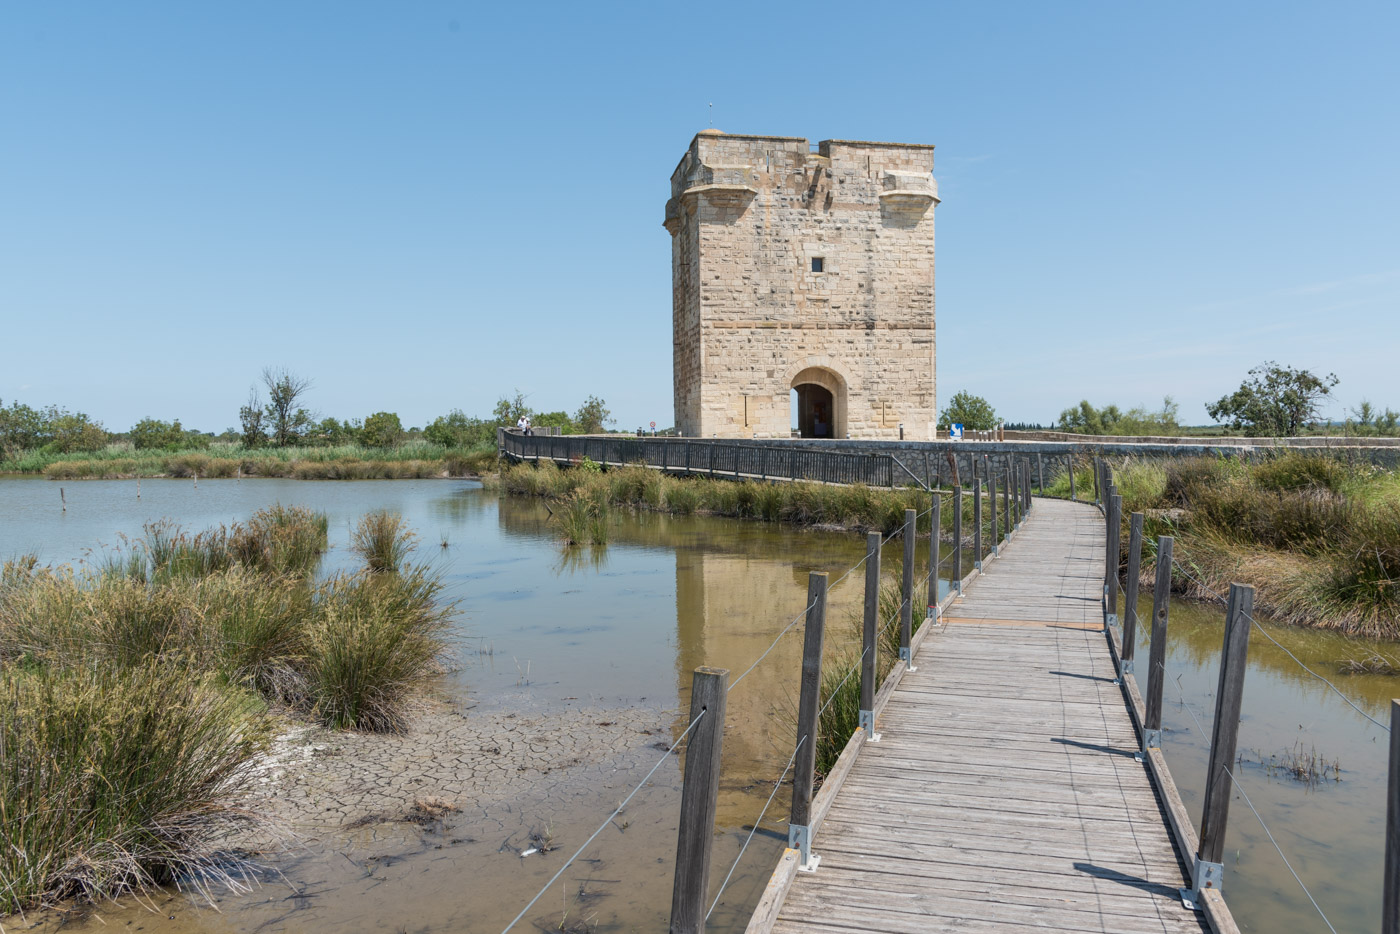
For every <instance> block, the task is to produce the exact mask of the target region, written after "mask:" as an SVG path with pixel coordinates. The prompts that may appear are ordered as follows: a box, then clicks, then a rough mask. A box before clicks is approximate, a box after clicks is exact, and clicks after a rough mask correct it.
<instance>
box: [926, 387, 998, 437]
mask: <svg viewBox="0 0 1400 934" xmlns="http://www.w3.org/2000/svg"><path fill="white" fill-rule="evenodd" d="M952 425H962V426H963V427H964V428H967V429H969V430H972V431H990V430H991V429H993V428H995V427H996V426H997V413H996V410H995V409H993V408H992V406H991V403H989V402H988V401H987V400H986V399H983V398H982V397H981V396H974V395H973V394H972V393H970V392H959V393H956V394H954V396H953V398H952V399H951V400H949V402H948V407H947V408H946V409H944V410H943V414H942V415H939V416H938V427H939V428H948V427H950V426H952Z"/></svg>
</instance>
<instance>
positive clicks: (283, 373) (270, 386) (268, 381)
mask: <svg viewBox="0 0 1400 934" xmlns="http://www.w3.org/2000/svg"><path fill="white" fill-rule="evenodd" d="M262 382H263V386H265V387H266V388H267V396H268V401H267V410H266V412H267V420H268V423H269V424H268V431H269V433H270V434H271V435H272V441H273V443H275V444H276V445H277V446H278V447H280V448H284V447H286V446H287V445H289V444H291V443H292V442H293V441H295V440H297V439H298V438H300V437H301V435H303V434H304V433H305V432H306V431H307V430H308V429H310V428H311V426H312V425H314V424H315V423H316V419H315V417H314V416H313V415H312V414H311V413H310V412H308V411H307V410H306V409H305V408H303V407H301V406H299V405H298V404H297V403H298V402H300V401H301V398H302V397H303V396H304V395H306V393H307V391H308V390H309V389H310V388H311V380H309V379H304V378H302V377H300V376H297V375H296V374H294V373H292V371H291V370H288V369H287V368H286V367H270V366H269V367H264V368H263V371H262Z"/></svg>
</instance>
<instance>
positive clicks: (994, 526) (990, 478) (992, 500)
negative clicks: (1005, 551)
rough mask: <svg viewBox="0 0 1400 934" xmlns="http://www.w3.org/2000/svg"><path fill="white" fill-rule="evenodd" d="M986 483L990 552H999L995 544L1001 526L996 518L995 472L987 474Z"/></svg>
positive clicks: (998, 539)
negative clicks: (988, 491) (990, 534)
mask: <svg viewBox="0 0 1400 934" xmlns="http://www.w3.org/2000/svg"><path fill="white" fill-rule="evenodd" d="M987 484H988V486H990V487H991V491H992V493H991V495H990V496H989V497H987V502H988V503H989V504H990V506H991V516H990V519H991V522H989V523H988V525H989V527H990V528H989V531H991V533H992V554H994V555H995V554H1000V553H1001V549H1000V548H998V547H997V546H998V545H999V544H1000V542H1001V537H1000V536H999V535H998V534H997V533H998V532H999V531H1000V530H1001V528H1000V525H999V524H998V520H997V477H996V474H988V475H987Z"/></svg>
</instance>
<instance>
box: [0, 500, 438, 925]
mask: <svg viewBox="0 0 1400 934" xmlns="http://www.w3.org/2000/svg"><path fill="white" fill-rule="evenodd" d="M368 520H369V521H371V522H373V523H378V525H379V526H381V527H382V529H383V530H384V531H383V532H382V534H381V535H380V537H381V538H382V539H384V540H385V541H386V542H388V544H389V545H390V546H393V545H394V544H395V543H398V544H399V545H402V542H403V541H404V539H405V538H406V536H407V534H408V533H407V530H406V528H405V527H404V526H403V525H402V521H401V520H399V519H398V517H397V516H371V517H368ZM325 546H326V522H325V517H324V516H319V515H317V514H315V513H311V512H309V511H306V510H295V509H282V508H274V509H269V510H263V511H261V512H259V513H257V514H255V515H254V516H253V517H252V519H250V520H249V522H247V523H244V524H239V525H235V526H233V527H231V528H228V529H216V530H211V531H209V532H204V533H199V534H197V535H187V534H185V533H183V532H181V531H179V530H178V529H177V528H176V527H175V526H173V525H171V524H168V523H157V524H155V525H154V526H153V527H149V528H148V529H147V531H146V535H145V536H144V537H143V538H142V539H140V540H138V541H135V542H131V543H128V547H127V548H125V549H124V550H122V551H121V552H120V554H119V555H109V556H108V559H107V561H106V562H105V563H104V564H102V565H100V566H98V567H95V568H87V569H80V570H74V569H73V568H71V567H60V568H51V567H44V566H40V565H39V564H38V563H37V561H35V560H34V559H33V558H32V556H28V557H21V558H18V559H12V560H10V561H6V562H4V564H3V565H0V914H3V913H5V912H8V911H11V910H16V909H22V908H28V907H30V906H33V905H36V904H42V903H44V902H45V901H52V900H55V899H61V898H68V897H78V898H96V897H99V896H104V895H110V894H114V893H116V892H119V891H123V890H126V889H131V888H142V887H144V886H148V885H150V884H153V883H156V882H160V881H164V880H165V879H167V878H170V877H172V876H175V875H178V876H180V877H181V878H184V877H185V876H186V874H187V873H196V874H198V875H197V878H211V879H218V878H220V873H222V872H225V871H226V868H227V864H225V863H223V862H221V861H219V860H216V859H215V855H214V849H213V847H214V843H215V841H217V840H218V839H219V836H220V834H222V833H223V832H225V831H226V830H228V829H230V828H231V827H232V826H234V825H236V824H237V823H239V822H240V821H244V820H247V819H249V818H248V817H247V815H244V814H242V813H241V812H238V811H235V810H232V809H230V808H229V807H228V806H227V805H226V804H224V803H223V802H224V801H225V800H226V798H227V795H228V794H230V793H231V792H232V791H234V790H236V789H237V788H239V787H241V785H242V784H243V783H245V782H246V781H247V780H248V776H247V772H246V769H245V765H246V764H247V763H248V762H249V761H250V760H251V758H252V757H253V756H255V755H256V754H257V752H258V750H259V749H261V748H262V744H263V742H264V740H265V738H266V735H267V731H268V730H269V729H270V727H269V725H268V722H267V720H266V717H265V711H266V710H267V709H268V705H280V706H282V707H284V708H285V709H286V710H288V712H292V713H297V714H300V715H303V716H308V717H313V718H315V719H317V720H319V721H320V722H322V723H324V724H326V725H328V726H331V727H337V728H354V729H362V730H387V731H395V732H400V731H402V730H404V729H405V728H406V726H407V723H408V715H409V713H410V712H411V710H412V709H413V704H414V698H415V697H417V696H418V695H419V694H421V693H422V692H423V691H425V690H426V689H427V688H428V686H429V685H430V683H431V682H432V680H433V679H434V678H435V677H436V676H437V675H438V674H439V673H440V672H441V671H442V670H443V669H444V667H445V665H446V663H447V651H448V649H447V632H448V626H449V622H450V618H451V616H452V614H453V612H454V609H455V608H454V607H453V606H452V605H451V604H450V603H444V602H443V601H442V600H441V599H440V590H441V585H440V582H439V579H438V577H437V575H436V574H435V573H433V572H431V571H430V570H428V569H426V568H425V567H421V566H412V565H410V564H408V563H407V561H406V560H404V556H403V555H402V554H399V555H398V556H397V558H396V561H397V563H396V564H395V565H394V566H395V567H396V568H397V572H396V573H386V572H385V571H386V568H385V567H384V566H383V564H382V561H381V559H380V558H379V554H380V551H379V550H378V549H376V550H374V551H373V552H369V553H366V554H365V558H366V563H367V567H366V568H365V569H364V570H363V571H360V572H358V573H355V574H343V575H338V576H335V577H332V578H329V579H327V580H321V581H317V580H316V579H315V578H314V575H313V573H312V572H313V571H314V570H315V566H316V563H317V562H318V561H319V556H320V554H321V552H322V551H324V549H325ZM389 550H390V551H392V550H393V549H392V547H391V548H390V549H389ZM371 568H375V569H373V570H372V569H371ZM195 884H196V885H199V884H200V883H199V882H198V881H196V882H195Z"/></svg>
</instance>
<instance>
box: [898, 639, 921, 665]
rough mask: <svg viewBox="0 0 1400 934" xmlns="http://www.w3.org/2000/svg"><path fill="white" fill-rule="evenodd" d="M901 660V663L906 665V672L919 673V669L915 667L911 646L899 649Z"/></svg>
mask: <svg viewBox="0 0 1400 934" xmlns="http://www.w3.org/2000/svg"><path fill="white" fill-rule="evenodd" d="M899 660H900V661H901V662H903V663H904V670H905V671H918V670H919V669H917V668H915V667H914V653H913V652H911V651H910V650H909V646H907V645H905V646H900V649H899Z"/></svg>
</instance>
